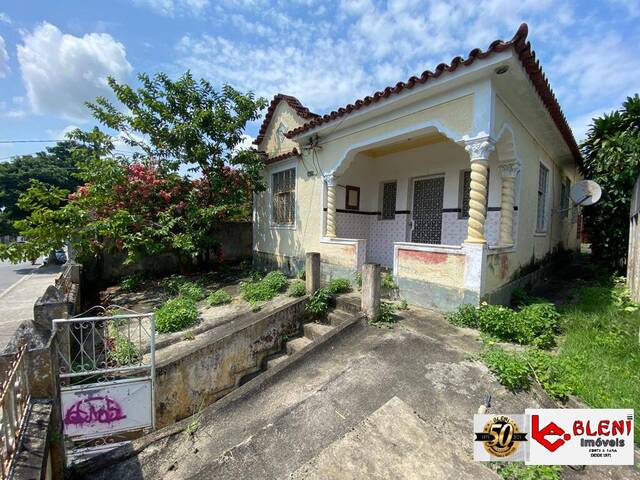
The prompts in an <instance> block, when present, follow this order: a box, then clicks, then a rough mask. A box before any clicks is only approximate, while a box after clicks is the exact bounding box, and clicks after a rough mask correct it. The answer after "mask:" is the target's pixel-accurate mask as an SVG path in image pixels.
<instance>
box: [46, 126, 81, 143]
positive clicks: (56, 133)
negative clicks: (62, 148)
mask: <svg viewBox="0 0 640 480" xmlns="http://www.w3.org/2000/svg"><path fill="white" fill-rule="evenodd" d="M77 128H79V127H78V126H77V125H67V126H66V127H64V128H63V129H62V130H46V134H47V136H48V137H49V138H50V139H51V140H64V139H66V138H67V133H70V132H72V131H74V130H75V129H77Z"/></svg>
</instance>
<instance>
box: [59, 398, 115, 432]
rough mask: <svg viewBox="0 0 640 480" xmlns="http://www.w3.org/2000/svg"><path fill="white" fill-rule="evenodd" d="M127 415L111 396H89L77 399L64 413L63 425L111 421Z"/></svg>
mask: <svg viewBox="0 0 640 480" xmlns="http://www.w3.org/2000/svg"><path fill="white" fill-rule="evenodd" d="M125 418H127V416H126V415H125V414H124V413H123V412H122V407H121V406H120V404H119V403H118V402H117V401H116V400H114V399H113V398H109V397H107V396H105V397H89V398H87V399H84V400H79V401H77V402H76V403H74V404H73V405H71V407H69V408H68V409H67V411H66V412H65V413H64V424H65V425H88V424H92V423H113V422H117V421H118V420H124V419H125Z"/></svg>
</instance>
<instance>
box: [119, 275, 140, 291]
mask: <svg viewBox="0 0 640 480" xmlns="http://www.w3.org/2000/svg"><path fill="white" fill-rule="evenodd" d="M143 285H144V275H143V274H142V273H132V274H131V275H127V276H125V277H123V278H122V280H121V281H120V287H121V288H122V289H123V290H124V291H125V292H135V291H136V290H138V289H139V288H140V287H142V286H143Z"/></svg>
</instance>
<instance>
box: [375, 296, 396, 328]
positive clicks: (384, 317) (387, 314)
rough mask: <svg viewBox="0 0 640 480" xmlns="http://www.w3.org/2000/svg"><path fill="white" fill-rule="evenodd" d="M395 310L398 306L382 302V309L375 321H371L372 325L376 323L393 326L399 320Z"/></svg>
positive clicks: (376, 324)
mask: <svg viewBox="0 0 640 480" xmlns="http://www.w3.org/2000/svg"><path fill="white" fill-rule="evenodd" d="M395 311H396V307H395V305H394V304H393V303H391V302H380V311H379V312H378V317H377V318H376V319H375V320H374V321H372V322H370V323H371V325H375V326H376V327H386V328H391V327H392V326H393V325H394V324H395V323H396V322H397V318H396V316H395Z"/></svg>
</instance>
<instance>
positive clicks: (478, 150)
mask: <svg viewBox="0 0 640 480" xmlns="http://www.w3.org/2000/svg"><path fill="white" fill-rule="evenodd" d="M463 144H464V149H465V150H466V151H467V153H468V154H469V157H471V161H472V162H477V161H485V162H486V161H487V160H489V154H490V153H491V152H492V151H493V149H494V148H495V145H496V142H495V141H494V140H493V139H492V138H490V137H482V138H472V139H470V140H464V141H463Z"/></svg>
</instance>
